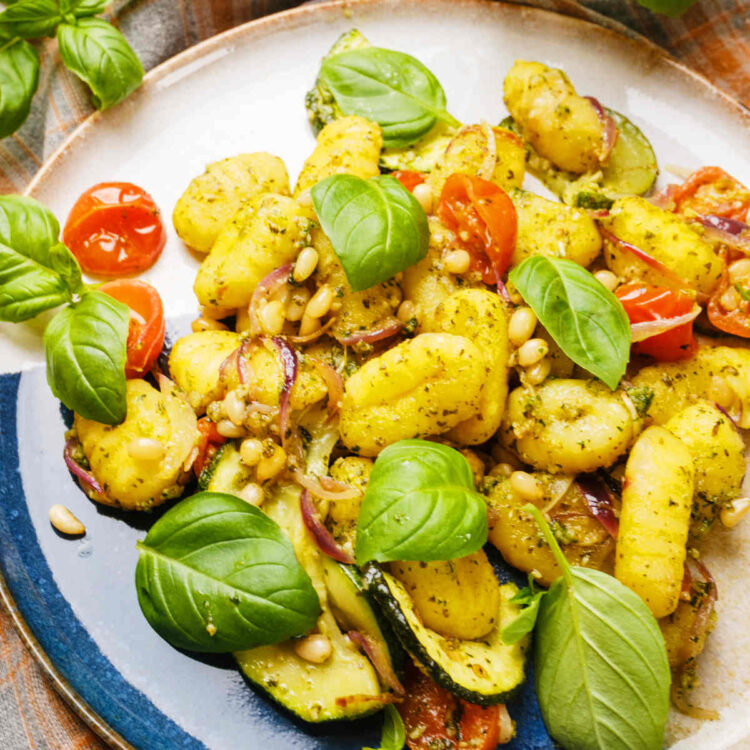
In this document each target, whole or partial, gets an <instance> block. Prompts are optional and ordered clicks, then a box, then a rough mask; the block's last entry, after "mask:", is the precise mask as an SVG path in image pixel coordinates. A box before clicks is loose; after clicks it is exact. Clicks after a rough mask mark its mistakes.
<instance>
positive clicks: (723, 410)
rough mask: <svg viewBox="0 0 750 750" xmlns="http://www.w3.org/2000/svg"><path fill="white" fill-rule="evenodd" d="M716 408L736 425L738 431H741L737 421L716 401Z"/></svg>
mask: <svg viewBox="0 0 750 750" xmlns="http://www.w3.org/2000/svg"><path fill="white" fill-rule="evenodd" d="M714 406H715V407H716V408H717V409H718V410H719V411H720V412H721V413H722V414H723V415H724V416H725V417H726V418H727V419H728V420H729V421H730V422H731V423H732V424H733V425H734V427H735V429H736V430H739V429H740V426H739V425H738V424H737V420H736V419H735V418H734V417H733V416H732V415H731V414H730V413H729V412H728V411H727V410H726V409H725V408H724V407H723V406H721V405H720V404H717V403H716V401H714Z"/></svg>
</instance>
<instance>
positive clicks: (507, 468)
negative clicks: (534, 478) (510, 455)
mask: <svg viewBox="0 0 750 750" xmlns="http://www.w3.org/2000/svg"><path fill="white" fill-rule="evenodd" d="M514 471H515V469H514V468H513V466H511V464H506V463H501V464H498V465H497V466H495V468H494V469H493V474H496V475H497V476H501V477H509V476H510V475H511V474H512V473H513V472H514Z"/></svg>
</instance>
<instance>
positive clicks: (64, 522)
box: [49, 504, 86, 536]
mask: <svg viewBox="0 0 750 750" xmlns="http://www.w3.org/2000/svg"><path fill="white" fill-rule="evenodd" d="M49 522H50V523H51V524H52V525H53V526H54V527H55V528H56V529H57V530H58V531H59V532H60V533H61V534H69V535H70V536H80V535H81V534H85V533H86V527H85V526H84V525H83V524H82V523H81V522H80V521H79V520H78V519H77V518H76V517H75V516H74V515H73V514H72V513H71V512H70V511H69V510H68V509H67V508H66V507H65V506H64V505H60V504H55V505H53V506H52V507H51V508H50V509H49Z"/></svg>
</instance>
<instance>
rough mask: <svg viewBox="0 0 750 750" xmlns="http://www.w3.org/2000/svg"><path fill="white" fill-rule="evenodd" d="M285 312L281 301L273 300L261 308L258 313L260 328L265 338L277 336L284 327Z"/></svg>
mask: <svg viewBox="0 0 750 750" xmlns="http://www.w3.org/2000/svg"><path fill="white" fill-rule="evenodd" d="M285 317H286V310H285V309H284V303H283V302H282V301H281V300H278V299H274V300H271V301H270V302H268V303H266V304H265V305H263V307H261V309H260V312H259V313H258V318H259V320H260V327H261V328H262V329H263V333H265V334H266V336H278V335H279V334H280V333H281V329H282V328H283V327H284V319H285Z"/></svg>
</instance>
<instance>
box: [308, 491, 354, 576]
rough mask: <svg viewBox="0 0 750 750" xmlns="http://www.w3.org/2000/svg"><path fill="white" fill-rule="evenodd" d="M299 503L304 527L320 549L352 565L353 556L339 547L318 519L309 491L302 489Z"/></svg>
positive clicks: (335, 558) (329, 555)
mask: <svg viewBox="0 0 750 750" xmlns="http://www.w3.org/2000/svg"><path fill="white" fill-rule="evenodd" d="M299 504H300V510H301V511H302V520H303V521H304V523H305V527H306V528H307V530H308V531H309V532H310V534H312V536H313V539H315V543H316V544H317V545H318V547H319V549H320V551H321V552H323V553H325V554H326V555H328V557H331V558H333V559H334V560H338V561H339V562H341V563H346V564H347V565H353V564H354V558H353V557H352V556H351V555H350V554H349V553H348V552H347V551H346V550H344V549H343V548H342V547H341V545H340V544H339V543H338V542H337V541H336V540H335V539H334V538H333V534H331V532H330V531H328V529H327V528H326V527H325V524H324V523H323V521H321V520H320V516H319V515H318V511H317V509H316V508H315V505H314V503H313V501H312V497H310V493H309V492H308V491H307V490H306V489H305V490H302V495H301V496H300V499H299Z"/></svg>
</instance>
